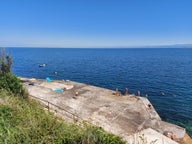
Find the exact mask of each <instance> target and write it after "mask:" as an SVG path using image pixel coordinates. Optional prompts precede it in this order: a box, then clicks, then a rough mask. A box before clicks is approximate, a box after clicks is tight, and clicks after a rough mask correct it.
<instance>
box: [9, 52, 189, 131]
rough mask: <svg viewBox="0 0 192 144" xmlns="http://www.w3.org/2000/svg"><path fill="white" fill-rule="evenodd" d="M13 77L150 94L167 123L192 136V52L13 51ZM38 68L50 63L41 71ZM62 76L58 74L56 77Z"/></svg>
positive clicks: (41, 68) (154, 104)
mask: <svg viewBox="0 0 192 144" xmlns="http://www.w3.org/2000/svg"><path fill="white" fill-rule="evenodd" d="M7 51H8V53H9V54H10V55H11V56H12V57H13V68H12V71H13V73H14V74H16V75H18V76H23V77H33V78H41V79H45V78H46V77H50V78H51V79H69V80H73V81H77V82H82V83H87V84H91V85H95V86H100V87H104V88H109V89H112V90H115V89H116V88H118V89H119V90H121V91H122V92H123V93H124V91H125V88H126V87H128V88H129V93H135V94H136V93H137V91H138V90H139V91H140V92H141V95H142V96H145V95H146V94H147V95H148V98H149V100H150V101H151V102H152V104H153V106H154V107H155V108H156V110H157V112H158V113H159V114H160V116H161V118H162V119H163V120H165V121H168V122H171V123H175V124H177V125H180V126H182V127H185V128H186V129H187V131H188V133H189V134H190V135H192V49H174V48H170V49H157V48H154V49H152V48H148V49H147V48H140V49H138V48H137V49H57V48H39V49H38V48H8V49H7ZM39 64H46V66H45V67H39ZM55 72H57V73H55Z"/></svg>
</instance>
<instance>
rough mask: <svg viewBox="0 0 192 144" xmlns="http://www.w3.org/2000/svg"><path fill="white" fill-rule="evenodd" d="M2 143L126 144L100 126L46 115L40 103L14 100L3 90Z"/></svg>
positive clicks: (0, 103)
mask: <svg viewBox="0 0 192 144" xmlns="http://www.w3.org/2000/svg"><path fill="white" fill-rule="evenodd" d="M8 94H9V95H8ZM0 143H3V144H10V143H11V144H19V143H26V144H28V143H32V144H38V143H42V144H43V143H44V144H49V143H54V144H125V142H124V141H122V140H121V139H120V138H119V137H117V136H115V135H112V134H109V133H106V132H105V131H104V130H103V129H101V128H99V127H94V126H90V125H86V124H82V126H78V125H76V124H69V123H66V122H64V121H63V120H61V119H59V118H56V117H54V116H53V114H51V113H48V112H46V111H45V110H44V109H43V107H42V106H41V105H39V104H38V103H37V102H36V101H34V100H29V99H21V98H19V97H14V96H12V95H10V93H8V92H7V91H5V90H2V89H1V90H0Z"/></svg>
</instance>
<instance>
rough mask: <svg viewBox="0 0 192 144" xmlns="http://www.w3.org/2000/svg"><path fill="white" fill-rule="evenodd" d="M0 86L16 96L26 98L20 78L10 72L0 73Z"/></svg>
mask: <svg viewBox="0 0 192 144" xmlns="http://www.w3.org/2000/svg"><path fill="white" fill-rule="evenodd" d="M0 88H1V89H5V90H7V91H9V92H11V93H13V94H15V95H16V96H20V97H22V98H27V94H26V91H25V89H24V88H23V86H22V84H21V82H20V80H19V79H18V78H17V77H16V76H14V75H12V74H11V73H5V74H3V73H0Z"/></svg>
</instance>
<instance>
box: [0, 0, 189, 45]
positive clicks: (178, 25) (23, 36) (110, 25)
mask: <svg viewBox="0 0 192 144" xmlns="http://www.w3.org/2000/svg"><path fill="white" fill-rule="evenodd" d="M185 43H190V44H191V43H192V0H0V46H1V47H2V46H5V47H7V46H37V47H39V46H40V47H46V46H48V47H130V46H143V45H167V44H185Z"/></svg>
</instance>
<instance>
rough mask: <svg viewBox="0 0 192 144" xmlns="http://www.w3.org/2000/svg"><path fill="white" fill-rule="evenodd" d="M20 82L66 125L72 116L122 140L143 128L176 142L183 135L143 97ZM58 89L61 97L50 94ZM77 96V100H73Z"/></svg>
mask: <svg viewBox="0 0 192 144" xmlns="http://www.w3.org/2000/svg"><path fill="white" fill-rule="evenodd" d="M21 79H22V81H23V82H24V86H25V87H26V89H27V90H28V92H29V94H30V95H31V96H33V97H36V98H37V100H39V101H40V102H41V103H43V104H44V105H49V108H51V109H52V110H55V112H57V113H60V114H62V115H64V117H65V120H69V121H70V120H71V119H73V118H74V115H75V117H76V119H77V120H78V121H81V120H84V121H88V122H89V123H91V124H94V125H97V126H100V127H102V128H103V129H104V130H106V131H108V132H111V133H113V134H116V135H119V136H120V137H122V138H123V139H125V140H128V138H129V136H130V135H133V134H135V133H137V132H139V131H141V130H144V129H147V128H152V129H154V130H155V131H157V132H158V133H161V134H163V133H164V132H165V131H171V132H173V133H174V134H175V136H176V138H177V139H181V138H183V137H184V135H185V133H186V132H185V129H184V128H182V127H179V126H176V125H173V124H170V123H167V122H163V121H162V120H161V118H160V117H159V115H158V113H157V112H156V111H155V109H154V108H153V106H152V104H151V103H150V102H149V101H148V99H147V98H144V97H138V96H133V95H127V96H117V95H116V92H115V91H112V90H108V89H104V88H99V87H95V86H90V85H86V84H82V83H77V82H72V81H70V82H64V81H53V82H45V81H44V80H33V83H34V84H33V85H29V83H30V79H27V78H21ZM62 87H63V88H66V89H65V90H64V92H63V93H55V92H54V91H53V89H56V88H62ZM67 88H68V89H67ZM77 92H78V96H75V94H76V93H77ZM47 102H49V103H47ZM149 105H150V107H149ZM58 107H59V108H58ZM73 114H74V115H73Z"/></svg>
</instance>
